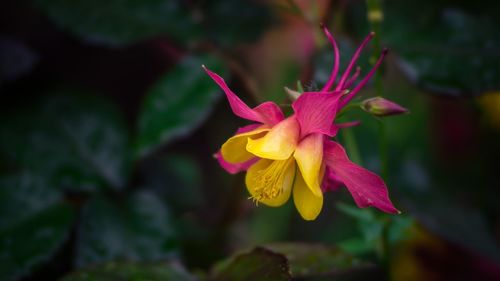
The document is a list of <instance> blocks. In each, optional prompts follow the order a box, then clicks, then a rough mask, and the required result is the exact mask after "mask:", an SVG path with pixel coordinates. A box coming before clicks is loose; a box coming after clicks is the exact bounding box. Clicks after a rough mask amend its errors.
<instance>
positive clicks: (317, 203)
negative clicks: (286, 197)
mask: <svg viewBox="0 0 500 281" xmlns="http://www.w3.org/2000/svg"><path fill="white" fill-rule="evenodd" d="M293 202H294V203H295V207H296V208H297V211H299V214H300V215H301V216H302V218H304V219H305V220H308V221H311V220H314V219H316V217H317V216H318V215H319V213H320V212H321V208H322V207H323V193H321V194H320V196H316V195H314V193H312V192H311V189H310V188H309V187H307V184H306V182H305V181H304V178H303V177H302V175H301V174H300V173H297V174H296V176H295V183H294V185H293Z"/></svg>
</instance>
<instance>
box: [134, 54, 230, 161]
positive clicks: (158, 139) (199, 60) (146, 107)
mask: <svg viewBox="0 0 500 281" xmlns="http://www.w3.org/2000/svg"><path fill="white" fill-rule="evenodd" d="M202 64H206V65H207V67H208V68H210V69H212V70H214V71H216V72H220V70H221V69H220V68H221V65H220V64H219V63H218V62H217V61H216V60H214V59H213V58H211V57H195V56H190V57H187V58H185V59H184V60H183V61H181V62H180V63H179V64H178V65H177V66H175V67H174V68H173V69H172V70H170V71H169V72H167V73H166V74H165V75H164V76H163V77H162V78H160V79H159V81H158V82H157V83H156V84H155V85H154V86H153V87H152V89H151V90H150V91H149V93H148V94H147V96H146V99H145V101H144V104H143V106H142V110H141V114H140V116H139V124H138V132H139V135H138V141H137V150H138V153H139V154H140V155H142V156H144V155H145V154H147V153H149V152H151V150H153V149H155V148H157V147H158V146H160V145H162V144H165V143H168V142H169V141H172V140H174V139H175V138H179V137H181V136H184V135H187V134H189V133H190V132H191V131H192V130H193V129H195V128H197V127H198V126H199V125H200V124H201V123H202V122H203V121H204V120H205V119H206V118H207V116H208V115H209V113H210V112H211V110H212V107H213V105H214V103H215V101H216V99H217V98H218V97H219V96H220V91H219V88H218V87H217V85H216V84H215V83H214V82H213V81H212V80H211V79H210V77H208V76H207V75H206V73H205V72H204V71H203V69H202V67H201V65H202ZM221 75H222V73H221Z"/></svg>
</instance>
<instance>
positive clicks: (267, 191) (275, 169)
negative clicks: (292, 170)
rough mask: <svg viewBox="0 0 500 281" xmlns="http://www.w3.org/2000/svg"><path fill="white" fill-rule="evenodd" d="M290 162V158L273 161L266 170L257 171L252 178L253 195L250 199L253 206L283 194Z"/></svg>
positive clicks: (291, 159)
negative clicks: (254, 184)
mask: <svg viewBox="0 0 500 281" xmlns="http://www.w3.org/2000/svg"><path fill="white" fill-rule="evenodd" d="M291 161H293V158H292V157H290V158H289V159H287V160H275V161H273V162H272V163H271V164H270V165H269V166H268V167H267V168H266V169H264V170H260V171H257V173H256V175H255V177H254V181H255V183H256V187H255V189H254V195H252V196H251V197H250V199H252V200H253V201H254V202H255V204H258V202H259V201H262V200H264V199H267V200H269V199H273V198H276V197H278V196H279V195H281V194H282V193H283V183H284V182H285V175H286V171H287V168H288V166H289V165H290V164H291Z"/></svg>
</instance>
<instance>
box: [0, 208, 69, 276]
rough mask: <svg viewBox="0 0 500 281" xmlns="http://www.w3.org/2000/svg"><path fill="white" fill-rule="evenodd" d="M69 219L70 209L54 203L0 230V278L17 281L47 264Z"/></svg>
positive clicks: (65, 229) (60, 241)
mask: <svg viewBox="0 0 500 281" xmlns="http://www.w3.org/2000/svg"><path fill="white" fill-rule="evenodd" d="M73 219H74V214H73V210H72V208H71V207H70V206H68V205H65V204H55V205H53V206H51V207H48V208H46V209H44V210H40V211H38V212H37V213H36V214H34V215H32V216H30V217H25V218H24V219H23V220H21V221H16V223H15V224H12V225H11V226H9V227H8V228H6V229H2V230H1V231H0V279H1V280H15V279H18V278H19V277H21V276H24V275H26V274H28V273H29V272H30V271H32V270H33V269H35V267H36V266H39V265H40V264H42V263H43V262H46V261H48V260H49V258H50V257H51V256H53V254H54V253H55V252H56V251H57V250H58V249H59V247H61V245H62V243H63V242H64V241H66V239H67V237H68V234H69V230H70V227H71V224H72V221H73Z"/></svg>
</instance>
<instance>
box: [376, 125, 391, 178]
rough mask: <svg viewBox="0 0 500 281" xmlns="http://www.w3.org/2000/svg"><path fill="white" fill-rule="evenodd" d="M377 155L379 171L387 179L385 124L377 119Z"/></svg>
mask: <svg viewBox="0 0 500 281" xmlns="http://www.w3.org/2000/svg"><path fill="white" fill-rule="evenodd" d="M378 135H379V153H380V155H379V157H380V172H381V174H382V178H383V179H384V180H385V181H387V177H388V174H389V167H388V166H389V165H388V160H387V158H388V157H387V154H388V151H387V136H386V129H385V124H384V122H382V121H379V134H378Z"/></svg>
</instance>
